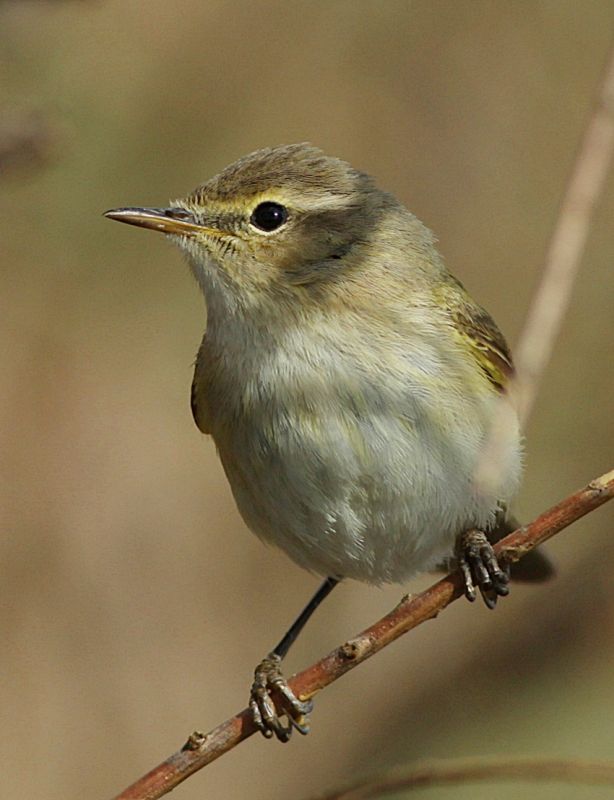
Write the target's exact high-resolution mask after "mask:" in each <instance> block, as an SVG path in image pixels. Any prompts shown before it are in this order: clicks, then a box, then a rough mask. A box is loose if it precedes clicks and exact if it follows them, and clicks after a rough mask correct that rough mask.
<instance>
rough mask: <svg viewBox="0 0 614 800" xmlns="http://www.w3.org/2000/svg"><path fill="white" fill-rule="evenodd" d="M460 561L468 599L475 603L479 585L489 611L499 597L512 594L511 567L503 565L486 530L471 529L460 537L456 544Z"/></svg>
mask: <svg viewBox="0 0 614 800" xmlns="http://www.w3.org/2000/svg"><path fill="white" fill-rule="evenodd" d="M457 558H458V564H459V566H460V568H461V572H462V573H463V580H464V582H465V597H466V598H467V600H470V601H471V602H473V601H474V600H475V598H476V586H477V588H478V589H479V590H480V594H481V595H482V599H483V600H484V603H485V604H486V605H487V606H488V608H494V607H495V606H496V605H497V598H499V597H505V596H506V595H507V594H509V591H510V589H509V586H508V583H509V579H510V576H509V571H508V568H507V567H504V568H502V567H501V566H500V564H499V562H498V561H497V556H496V555H495V551H494V550H493V547H492V545H491V543H490V542H489V541H488V539H487V538H486V534H485V533H484V532H483V531H479V530H477V529H472V530H469V531H465V533H463V534H461V536H460V537H459V539H458V543H457Z"/></svg>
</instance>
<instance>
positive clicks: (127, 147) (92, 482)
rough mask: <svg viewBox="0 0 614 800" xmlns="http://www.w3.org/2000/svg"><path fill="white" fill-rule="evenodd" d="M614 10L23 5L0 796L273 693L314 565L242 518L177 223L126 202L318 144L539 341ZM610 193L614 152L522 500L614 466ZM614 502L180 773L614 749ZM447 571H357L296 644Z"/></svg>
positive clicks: (9, 308)
mask: <svg viewBox="0 0 614 800" xmlns="http://www.w3.org/2000/svg"><path fill="white" fill-rule="evenodd" d="M613 23H614V6H613V5H612V3H610V2H608V0H593V2H590V3H577V2H572V0H556V2H555V1H554V0H543V2H537V1H535V2H523V3H508V2H505V1H504V0H496V1H495V2H490V1H489V2H486V1H485V0H484V1H483V0H458V1H454V0H416V2H405V1H403V2H401V1H400V0H386V2H375V1H374V0H371V1H370V2H366V0H337V1H336V2H319V1H318V0H316V1H315V2H310V3H299V2H296V3H288V2H281V1H280V2H269V1H268V0H265V1H263V2H256V3H253V2H247V1H246V0H243V2H230V1H229V0H226V1H225V0H209V1H208V2H205V3H203V2H201V0H180V2H176V3H168V2H163V0H147V2H144V0H140V1H138V0H135V1H134V2H125V0H124V2H119V0H97V1H95V2H85V1H83V2H59V1H58V2H45V3H43V2H6V1H5V2H2V3H0V65H1V68H2V74H3V77H2V80H1V82H0V209H1V213H0V227H1V229H2V233H1V241H2V245H1V255H0V258H1V265H2V282H1V290H0V330H1V339H0V342H1V345H0V346H1V359H2V360H1V365H0V366H1V370H2V381H1V383H0V453H1V456H0V463H1V483H0V515H1V523H2V524H1V540H0V548H1V557H0V561H1V564H2V566H1V567H0V570H1V576H2V580H1V588H0V597H1V604H0V605H1V607H0V636H1V640H2V643H3V646H2V666H1V673H2V679H1V680H0V709H1V711H0V717H1V718H2V725H1V726H0V730H1V733H0V736H1V737H2V739H1V740H0V753H1V755H0V762H3V763H0V774H2V784H3V794H4V796H6V797H14V798H22V797H23V798H29V799H30V800H33V799H35V798H36V799H37V798H44V799H45V800H56V799H57V800H59V799H60V798H62V800H66V798H85V797H87V798H108V797H110V796H111V795H114V794H115V793H116V792H118V791H119V790H120V789H122V788H124V787H125V786H126V785H127V784H128V783H130V782H132V781H133V780H134V779H136V778H137V777H138V776H140V775H141V774H142V773H143V772H145V771H147V770H148V769H149V768H151V767H152V766H153V765H154V764H156V763H157V762H158V761H159V760H161V759H162V758H163V757H165V756H166V755H168V754H170V753H171V752H172V751H173V750H175V749H176V748H177V747H179V746H180V745H181V744H182V743H183V741H184V740H185V738H186V737H187V735H188V733H189V732H190V731H191V730H193V729H194V728H199V729H201V730H205V731H206V730H208V729H209V728H211V727H213V726H214V725H216V724H218V723H219V722H221V721H222V720H223V719H225V718H226V717H228V716H229V715H231V714H232V713H234V712H236V711H238V710H239V709H240V708H242V707H244V705H245V703H246V701H247V694H248V688H249V685H250V682H251V675H252V671H253V668H254V666H255V664H256V663H257V662H258V661H259V660H260V658H261V657H262V656H263V655H264V654H265V653H266V652H267V651H268V650H269V649H270V647H271V646H272V645H273V644H275V643H276V641H277V640H278V638H279V637H280V635H281V633H282V632H283V631H284V630H285V628H286V626H287V625H288V623H289V622H290V621H291V619H292V618H293V617H294V616H295V614H296V612H297V611H298V610H299V609H300V608H301V607H302V605H303V604H304V602H305V601H306V600H307V598H308V596H309V595H310V594H311V593H312V591H313V590H314V588H315V586H316V585H317V579H316V578H314V577H312V576H310V575H308V574H306V573H303V572H302V571H300V570H299V569H298V568H297V567H295V566H294V565H293V564H292V563H290V562H289V561H288V560H287V559H286V557H285V556H283V555H282V554H281V553H279V552H277V551H275V550H272V549H269V548H266V547H265V546H263V545H262V544H261V543H260V542H259V541H257V540H256V538H255V537H253V536H252V535H251V534H249V533H248V532H247V531H246V529H245V527H244V525H243V523H242V521H241V520H240V518H239V516H238V514H237V512H236V510H235V508H234V505H233V501H232V498H231V495H230V491H229V489H228V486H227V484H226V480H225V478H224V475H223V473H222V470H221V467H220V465H219V463H218V461H217V458H216V454H215V450H214V447H213V445H212V443H211V442H210V441H209V440H207V439H206V438H205V437H203V436H202V435H201V434H200V433H199V432H198V431H197V429H196V427H195V426H194V424H193V422H192V419H191V415H190V409H189V402H188V397H189V387H190V381H191V375H192V361H193V358H194V355H195V352H196V349H197V346H198V344H199V342H200V337H201V334H202V331H203V328H204V307H203V303H202V300H201V298H200V296H199V292H198V290H197V288H196V286H195V285H194V284H193V281H192V279H191V278H190V276H189V274H188V270H187V268H186V266H185V264H184V263H183V261H182V258H181V256H180V254H179V252H178V251H176V250H175V249H174V248H173V247H171V246H170V245H169V244H168V243H167V242H165V241H164V240H163V237H161V236H154V235H152V234H150V233H146V232H144V231H140V230H136V229H134V228H129V227H127V226H120V225H117V224H115V223H113V224H112V223H110V222H108V221H107V220H104V219H103V218H102V216H101V213H102V212H103V211H104V210H105V209H107V208H111V207H117V206H122V205H164V204H165V203H166V201H167V200H168V199H169V198H172V197H177V196H181V195H184V194H186V193H187V192H188V191H189V190H191V189H192V188H193V187H194V186H195V185H197V184H198V183H200V182H202V181H204V180H205V179H207V178H208V177H209V176H211V175H213V174H215V173H216V172H217V171H219V170H220V169H221V168H223V167H224V166H225V165H226V164H227V163H229V162H230V161H233V160H234V159H236V158H237V157H239V156H240V155H243V154H244V153H246V152H249V151H251V150H254V149H256V148H258V147H262V146H266V145H274V144H280V143H287V142H293V141H305V140H307V141H311V142H313V143H315V144H317V145H319V146H320V147H322V148H323V149H324V150H326V151H327V152H329V153H331V154H334V155H338V156H340V157H342V158H345V159H347V160H349V161H350V162H352V163H353V164H354V165H355V166H357V167H359V168H361V169H363V170H366V171H368V172H370V173H372V174H374V175H375V176H377V178H378V181H379V183H380V184H381V185H382V186H384V187H386V188H388V189H390V190H391V191H393V192H394V193H395V194H397V195H398V196H399V197H400V198H401V199H402V200H403V201H405V202H406V203H407V205H408V206H409V207H410V208H411V209H412V210H413V211H414V212H415V213H416V214H417V215H418V216H419V217H420V218H421V219H423V220H424V221H425V222H426V223H427V224H428V225H429V227H431V228H433V229H434V230H435V231H436V233H437V235H438V237H439V240H440V246H441V250H442V251H443V253H444V255H445V257H446V259H447V262H448V264H449V265H450V267H451V269H452V271H453V272H454V273H455V274H456V275H457V276H458V277H459V278H461V280H462V281H463V282H464V283H465V284H466V286H467V287H468V288H469V290H470V291H471V292H472V294H474V296H476V297H477V298H478V299H479V300H480V302H481V303H482V304H483V305H485V306H486V307H487V308H488V309H489V310H490V311H491V313H492V314H493V316H494V317H495V319H496V320H497V321H498V323H499V325H500V326H501V328H502V329H503V331H504V332H505V333H506V335H507V336H508V338H509V339H510V341H511V343H512V344H513V343H514V341H515V339H516V337H517V334H518V331H519V330H520V327H521V325H522V321H523V318H524V316H525V312H526V309H527V305H528V303H529V300H530V297H531V294H532V292H533V290H534V288H535V285H536V281H537V278H538V275H539V270H540V267H541V263H542V259H543V255H544V249H545V245H546V242H547V239H548V236H549V234H550V232H551V228H552V224H553V221H554V219H555V215H556V212H557V207H558V204H559V200H560V197H561V192H562V189H563V187H564V183H565V179H566V176H567V175H568V171H569V168H570V165H571V163H572V159H573V156H574V153H575V150H576V146H577V143H578V140H579V137H580V134H581V132H582V129H583V125H584V123H585V120H586V117H587V114H588V112H589V110H590V107H591V99H592V97H593V94H594V89H595V85H596V82H597V80H598V78H599V75H600V71H601V68H602V65H603V61H604V57H605V53H606V48H607V46H608V43H609V39H610V36H611V32H612V29H613ZM613 214H614V191H612V180H611V179H610V180H609V182H608V187H607V190H606V196H605V197H604V199H603V201H602V202H601V204H600V207H599V210H598V213H597V216H596V221H595V225H594V228H593V230H592V235H591V239H590V244H589V249H588V252H587V254H586V257H585V260H584V265H583V269H582V272H581V276H580V280H579V283H578V286H577V288H576V291H575V295H574V300H573V305H572V308H571V310H570V312H569V314H568V316H567V319H566V322H565V326H564V330H563V333H562V336H561V337H560V339H559V341H558V344H557V348H556V352H555V355H554V359H553V361H552V363H551V365H550V368H549V370H548V373H547V376H546V380H545V383H544V385H543V388H542V390H541V394H540V397H539V402H538V405H537V408H536V410H535V413H534V415H533V418H532V420H531V425H530V429H529V430H528V439H527V470H526V479H525V481H524V487H523V490H522V492H521V494H520V496H519V498H518V502H517V507H516V511H517V513H518V515H519V516H521V517H522V518H523V519H530V518H532V517H533V516H535V515H536V514H537V513H539V512H540V511H542V510H543V509H545V508H547V507H548V506H549V505H551V504H553V503H554V502H556V501H558V500H559V499H560V498H562V497H564V496H565V495H566V494H568V493H569V492H570V491H572V490H574V489H576V488H578V487H579V486H581V485H583V484H585V483H586V482H588V481H589V480H590V479H591V478H593V477H594V476H597V475H599V474H600V473H602V472H605V471H606V470H607V469H610V468H612V466H613V463H612V456H613V454H614V447H613V444H614V415H613V414H612V394H613V392H614V375H613V372H612V360H611V353H612V352H613V351H614V350H613V348H614V325H613V320H614V271H613V269H612V265H613V260H614V236H613V233H612V231H613V226H612V218H613ZM613 522H614V509H613V508H612V507H605V508H603V509H601V510H599V511H597V512H595V513H594V514H592V515H591V516H590V517H588V518H587V519H585V520H583V521H581V522H579V523H577V524H576V525H574V526H573V528H571V529H569V530H568V531H567V532H564V533H563V534H561V535H560V536H558V537H556V539H555V540H553V541H552V543H551V544H550V545H549V546H548V550H549V551H550V553H551V554H552V556H553V558H555V559H556V562H557V564H558V566H559V576H558V579H557V580H556V581H555V582H553V583H551V584H549V585H544V586H542V587H538V588H535V587H533V588H530V587H524V586H520V587H516V588H515V589H514V591H513V593H512V597H511V598H510V599H509V600H508V601H506V602H504V603H501V604H500V606H499V608H498V609H497V611H496V613H491V612H488V611H487V610H486V609H485V608H484V607H482V606H480V605H479V604H477V603H476V605H475V606H473V607H471V606H469V605H468V604H466V603H464V602H458V603H456V604H454V606H452V607H451V608H450V609H449V610H448V611H446V613H445V614H443V615H442V616H441V617H440V618H439V619H437V621H436V622H432V623H430V624H428V625H424V626H422V627H421V628H419V629H418V630H416V631H415V632H413V633H412V634H411V635H409V636H407V637H406V638H405V639H403V640H401V641H400V642H398V643H396V644H395V645H393V646H392V647H390V648H388V649H387V650H386V651H385V652H383V653H381V654H380V655H379V656H378V658H376V659H373V660H372V661H370V662H369V663H368V664H365V665H364V666H363V667H361V668H360V669H358V670H356V671H355V672H353V673H351V674H350V675H348V676H347V677H345V678H344V679H343V680H342V681H340V682H338V683H337V684H335V685H334V686H333V687H331V688H330V689H329V690H327V691H326V692H325V693H323V694H322V695H321V696H320V697H319V698H318V699H317V702H316V711H315V714H314V717H313V730H312V734H311V735H310V736H309V737H307V738H306V739H302V738H300V737H296V739H295V740H293V741H292V743H291V744H290V745H287V746H281V745H278V744H277V743H275V742H267V741H265V740H264V739H262V738H260V737H257V738H256V737H254V738H253V739H251V740H250V741H249V742H247V743H245V744H243V745H242V746H241V747H239V748H238V749H236V750H235V751H233V752H232V753H230V754H228V755H227V756H225V757H224V758H223V759H221V760H219V761H218V762H216V763H215V764H213V765H212V766H210V767H209V768H207V769H206V770H205V771H204V772H202V773H200V774H198V775H196V776H194V777H192V778H191V779H190V780H189V781H188V782H187V783H185V784H183V785H182V786H181V787H180V788H178V789H177V790H176V796H177V798H178V799H179V798H182V799H183V800H190V799H191V798H194V799H196V798H202V797H210V798H213V797H215V798H228V800H234V799H235V798H237V799H238V798H247V797H249V798H253V800H264V798H287V797H288V796H291V797H293V798H296V799H297V800H302V798H305V800H307V799H308V798H310V797H311V796H313V795H314V794H316V793H317V792H320V791H322V790H324V789H326V788H331V787H333V786H335V785H337V784H340V783H343V782H345V781H346V780H347V779H348V778H350V777H357V776H359V775H362V774H368V773H371V772H373V771H379V770H385V769H388V768H390V767H393V766H397V765H402V764H411V763H412V762H414V761H415V760H417V759H424V758H430V757H447V756H479V755H495V754H505V753H510V754H517V755H549V756H557V757H586V758H614V744H613V742H614V722H613V721H612V720H613V719H614V679H613V677H612V676H613V671H612V663H613V659H614V583H613V581H612V562H613V560H614V538H613V537H612V532H613V530H612V529H613ZM430 582H431V578H430V577H428V576H427V577H426V578H424V579H422V580H420V581H416V582H415V583H413V584H412V585H411V586H409V587H391V588H386V589H382V590H378V589H374V588H369V587H366V586H362V585H358V584H355V583H348V584H347V585H344V586H342V587H341V588H339V589H337V591H336V592H335V593H334V594H333V595H332V596H331V598H330V599H329V600H328V601H327V602H326V604H325V605H324V606H323V608H322V609H320V610H319V611H318V613H317V614H316V616H315V618H314V620H313V622H312V623H311V624H310V625H309V627H308V628H307V630H306V632H305V633H304V635H303V636H302V638H301V639H300V640H299V642H298V644H297V645H296V647H295V648H294V650H293V651H292V653H291V655H290V657H289V659H288V664H287V667H288V670H289V671H290V672H293V671H295V670H297V669H299V668H302V667H304V666H306V665H307V664H308V663H310V662H311V661H312V660H314V659H315V658H316V657H318V656H321V655H323V654H324V653H326V652H328V650H330V649H331V648H332V647H333V646H335V645H336V644H338V643H340V642H341V641H343V640H344V639H346V638H348V637H349V636H351V635H352V634H354V633H356V632H357V631H358V630H360V629H362V628H364V627H366V625H367V624H369V623H371V622H373V621H374V620H375V619H376V618H378V617H379V616H380V615H381V614H382V613H384V612H385V611H386V610H387V609H389V608H390V607H392V606H393V605H394V604H395V603H396V602H397V601H398V599H399V598H400V596H401V595H402V594H403V593H404V592H405V591H408V590H409V591H416V590H418V589H420V588H422V587H424V586H426V585H428V583H430ZM492 791H493V790H492V788H491V787H488V786H485V785H482V786H478V787H477V788H476V787H470V788H466V789H463V790H458V789H441V788H440V789H436V790H430V791H429V792H424V793H423V795H424V796H426V797H429V798H431V797H433V798H434V797H437V798H439V797H441V798H446V797H452V796H454V797H455V798H469V797H472V798H476V797H477V798H481V797H484V798H485V797H490V796H492ZM496 791H497V796H498V797H500V798H516V797H525V796H526V794H527V791H528V792H529V793H530V795H531V796H532V797H533V796H534V797H539V798H554V797H557V798H572V797H573V798H589V797H591V798H592V797H606V796H611V790H605V789H601V790H600V789H595V788H591V789H582V788H578V787H562V788H561V787H541V786H537V787H529V788H527V786H510V785H507V786H501V787H500V788H499V787H498V788H497V789H496ZM173 796H175V795H173Z"/></svg>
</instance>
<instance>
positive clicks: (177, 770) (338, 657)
mask: <svg viewBox="0 0 614 800" xmlns="http://www.w3.org/2000/svg"><path fill="white" fill-rule="evenodd" d="M612 497H614V470H612V471H611V472H608V473H607V474H605V475H602V476H601V477H599V478H596V479H595V480H594V481H591V483H589V484H588V486H586V487H585V488H584V489H580V490H579V491H578V492H575V494H572V495H570V496H569V497H567V498H566V499H565V500H562V501H561V502H560V503H558V505H556V506H553V507H552V508H551V509H549V510H548V511H545V512H544V513H543V514H541V515H540V516H539V517H537V519H535V520H534V521H533V522H531V523H530V524H529V525H526V526H524V527H522V528H519V529H518V530H517V531H514V532H513V533H511V534H510V535H509V536H506V537H505V539H502V540H501V541H500V542H499V543H498V544H497V545H495V552H496V553H497V555H499V556H501V557H503V558H505V559H506V560H507V561H509V562H510V563H513V562H515V561H518V560H519V559H521V558H522V557H523V556H524V555H526V553H528V552H529V551H530V550H532V549H533V548H534V547H537V545H539V544H542V542H545V541H546V539H549V538H550V537H551V536H554V535H555V534H556V533H559V531H562V530H563V529H564V528H566V527H567V526H568V525H570V524H571V523H572V522H575V520H577V519H579V518H580V517H582V516H584V515H585V514H588V513H589V512H590V511H592V510H593V509H595V508H597V507H598V506H600V505H602V504H603V503H606V502H607V501H608V500H611V499H612ZM461 594H462V581H461V578H460V574H459V573H458V572H454V573H452V574H451V575H448V576H447V577H446V578H443V579H442V580H440V581H438V582H437V583H435V584H434V585H433V586H431V587H430V588H429V589H427V590H426V591H424V592H421V593H420V594H418V595H416V596H415V597H412V598H407V597H406V598H404V599H403V600H402V601H401V602H400V603H399V605H398V606H397V607H396V608H394V609H393V610H392V611H391V612H390V613H389V614H387V615H386V616H385V617H383V618H382V619H380V620H379V621H378V622H376V623H375V624H374V625H372V626H371V627H370V628H367V630H365V631H363V632H362V633H361V634H359V635H358V636H356V637H355V638H354V639H350V640H349V641H347V642H345V643H344V644H342V645H341V646H340V647H338V648H336V649H335V650H333V651H332V652H331V653H329V654H328V655H327V656H325V657H324V658H323V659H321V660H320V661H318V662H317V663H315V664H313V665H312V666H311V667H308V668H307V669H306V670H304V671H303V672H300V673H299V674H298V675H295V676H294V677H293V678H291V679H290V681H289V683H290V686H291V687H292V689H293V690H294V692H295V693H296V694H297V695H298V696H300V697H303V698H308V697H313V695H315V694H316V693H317V692H318V691H320V689H323V688H324V687H325V686H328V685H329V684H330V683H332V682H333V681H336V680H337V679H338V678H340V677H341V676H342V675H345V673H346V672H349V671H350V670H351V669H354V667H357V666H358V665H359V664H362V662H363V661H366V660H367V659H368V658H370V657H371V656H372V655H375V653H377V652H379V651H380V650H381V649H382V648H383V647H386V646H387V645H389V644H390V643H391V642H393V641H394V640H395V639H398V638H399V637H400V636H402V635H403V634H404V633H407V632H408V631H410V630H412V628H415V627H417V626H418V625H420V624H421V623H422V622H426V620H429V619H432V618H433V617H435V616H437V614H439V612H440V611H442V610H443V609H444V608H445V607H446V606H448V605H449V604H450V603H451V602H453V601H454V600H456V599H457V598H458V597H460V595H461ZM255 731H256V728H255V726H254V723H253V721H252V719H251V716H250V713H249V711H248V709H244V710H243V711H241V712H240V713H238V714H236V715H235V716H234V717H231V718H230V719H228V720H226V722H223V723H222V724H221V725H218V727H217V728H214V729H213V730H212V731H210V732H209V733H208V734H202V733H199V732H195V733H193V734H192V735H191V736H190V738H189V739H188V741H187V742H186V743H185V744H184V746H183V747H182V748H181V750H179V751H178V752H177V753H174V754H173V755H172V756H170V758H168V759H167V760H166V761H164V762H162V763H161V764H160V765H159V766H157V767H155V768H154V769H153V770H151V772H149V773H148V774H147V775H145V776H144V777H142V778H141V779H140V780H138V781H137V782H136V783H134V784H132V786H130V787H129V788H128V789H126V790H125V791H123V792H122V793H121V794H119V795H117V797H116V799H115V800H155V798H158V797H162V796H163V795H165V794H166V793H167V792H170V791H171V789H173V788H174V787H175V786H177V785H178V784H179V783H181V782H182V781H184V780H185V779H186V778H187V777H189V776H190V775H191V774H192V773H193V772H196V771H197V770H199V769H202V767H204V766H206V765H207V764H210V763H211V762H212V761H214V760H215V759H216V758H219V757H220V756H221V755H223V754H224V753H226V752H227V751H228V750H231V749H232V748H233V747H236V746H237V745H238V744H239V743H240V742H242V741H243V740H244V739H247V738H248V737H249V736H251V735H252V734H253V733H255Z"/></svg>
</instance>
